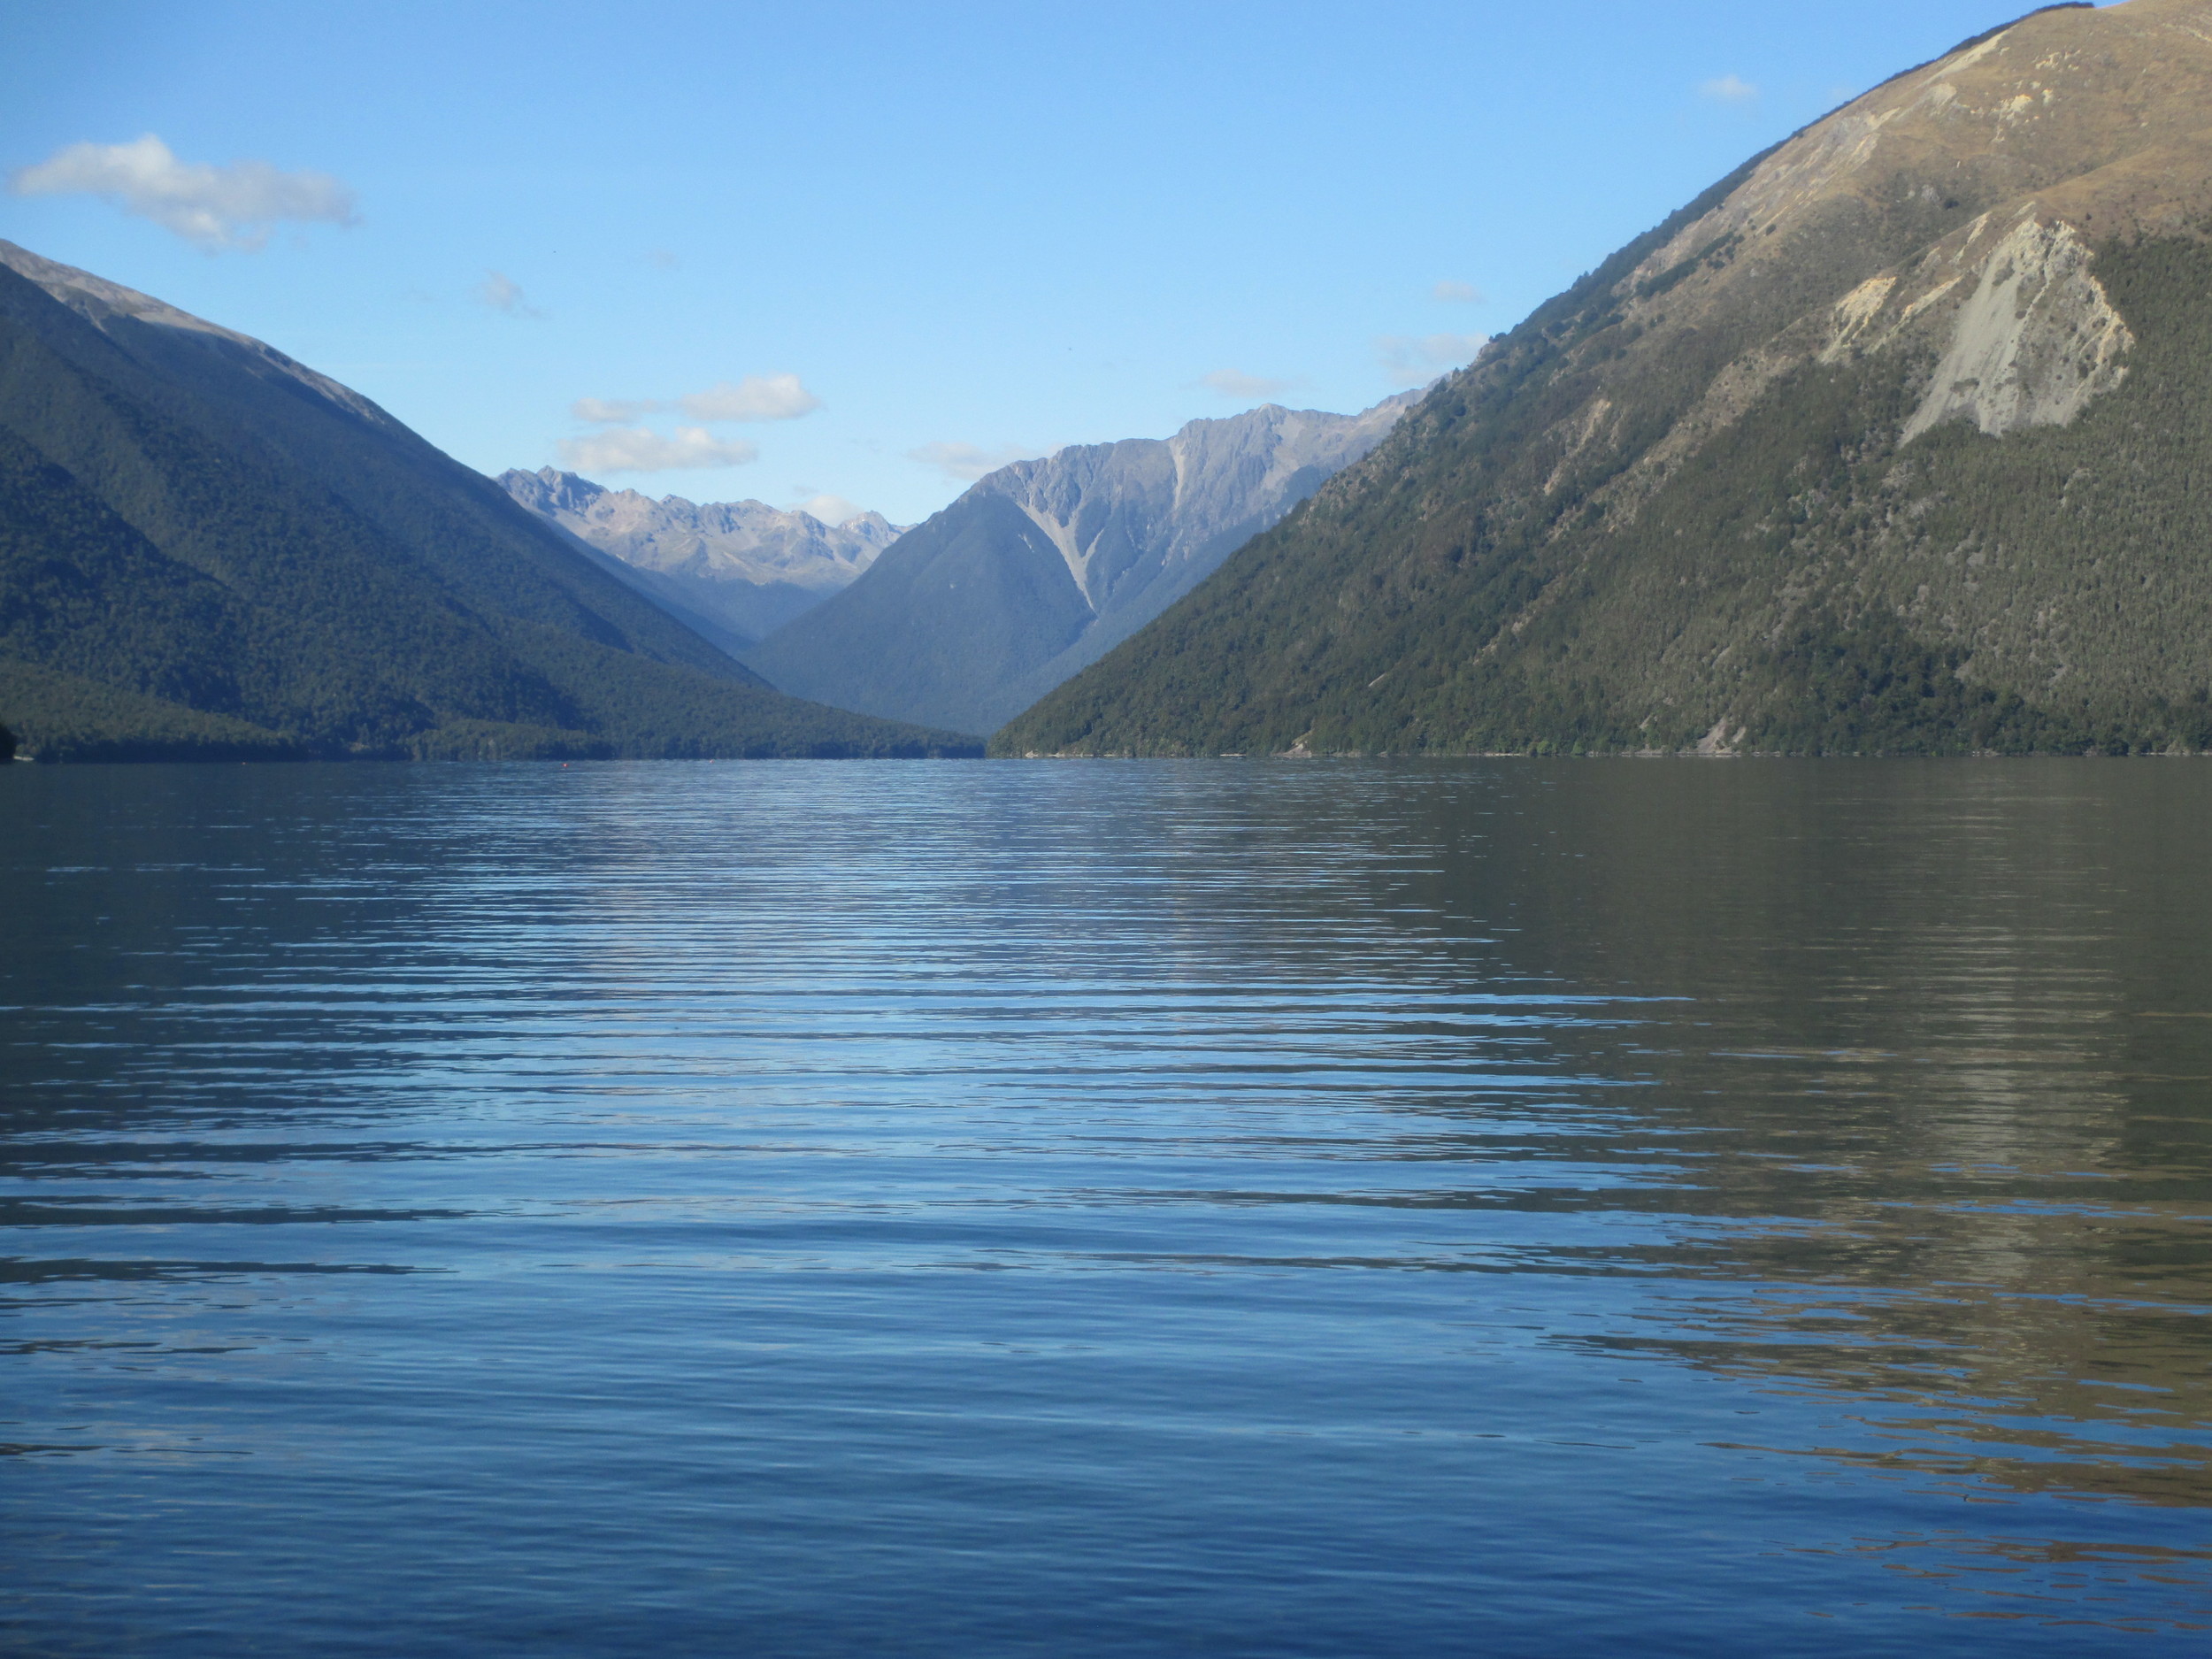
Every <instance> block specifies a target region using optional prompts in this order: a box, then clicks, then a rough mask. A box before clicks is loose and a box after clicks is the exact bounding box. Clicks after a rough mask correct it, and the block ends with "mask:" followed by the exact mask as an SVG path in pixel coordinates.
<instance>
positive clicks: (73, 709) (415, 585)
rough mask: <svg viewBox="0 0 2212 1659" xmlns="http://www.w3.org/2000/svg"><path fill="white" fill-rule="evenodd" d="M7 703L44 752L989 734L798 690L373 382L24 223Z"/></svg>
mask: <svg viewBox="0 0 2212 1659" xmlns="http://www.w3.org/2000/svg"><path fill="white" fill-rule="evenodd" d="M0 722H4V723H5V725H6V726H8V727H9V728H10V729H11V730H12V731H13V732H14V733H16V734H17V735H18V736H19V738H20V739H21V741H22V742H23V746H24V748H25V749H26V750H27V751H28V752H30V753H32V754H34V755H35V756H38V757H41V758H44V759H60V758H88V759H101V758H104V759H142V758H163V757H207V758H254V757H288V756H305V755H312V756H328V757H346V756H383V757H406V756H412V757H473V756H478V755H487V756H490V755H498V756H508V757H520V756H526V755H611V754H620V755H701V756H705V755H751V754H851V755H861V754H889V753H923V752H929V751H933V750H943V749H947V748H953V749H958V748H960V747H962V745H961V743H960V742H959V741H956V740H952V739H950V738H949V734H947V733H930V732H926V731H922V730H919V729H918V728H914V727H910V726H892V725H888V724H886V723H884V722H881V721H877V720H871V719H866V718H859V717H856V716H854V715H851V714H848V713H845V712H842V711H840V710H830V709H825V708H820V707H818V706H815V705H812V704H809V703H802V702H799V701H798V700H796V699H795V698H791V697H787V696H784V695H781V694H780V693H778V692H776V691H774V690H773V689H772V688H771V687H769V686H768V685H767V684H766V682H764V680H761V679H760V678H759V676H758V675H757V674H755V673H753V672H750V671H749V670H748V669H746V668H744V667H742V666H741V665H740V664H737V663H736V662H734V661H733V660H732V659H731V658H730V657H727V656H726V655H725V654H724V653H723V652H722V651H720V650H718V649H716V648H715V647H714V646H713V645H711V644H710V643H709V642H708V641H706V640H704V639H703V638H701V637H700V636H699V634H696V633H695V632H693V631H692V630H691V629H689V628H687V627H685V626H682V625H681V624H680V623H679V622H677V621H675V620H673V619H672V618H670V617H669V615H668V614H667V613H666V612H665V611H663V610H662V609H660V608H659V607H657V606H656V605H654V604H653V603H649V601H648V600H646V599H645V598H643V597H642V596H641V595H639V594H637V593H635V592H634V591H633V590H632V589H631V588H629V587H628V586H626V584H625V583H623V582H622V581H620V580H618V579H617V578H616V577H614V576H613V575H611V574H610V573H608V572H606V571H604V570H603V569H601V568H600V567H599V565H597V564H596V563H595V559H594V557H593V556H591V555H589V554H588V553H587V552H586V551H585V550H584V549H581V548H580V547H579V546H578V545H577V543H576V542H575V541H573V540H572V538H570V537H569V536H567V535H566V534H564V533H563V532H561V531H558V530H557V529H555V528H553V527H552V526H549V525H547V524H545V523H544V522H542V521H541V520H540V519H539V518H536V517H534V515H533V514H531V513H529V512H527V511H525V510H524V509H523V508H521V507H519V506H518V505H517V504H516V503H514V502H513V501H512V500H511V498H510V497H509V496H508V495H507V494H506V492H504V491H503V490H502V489H500V488H498V486H496V485H495V484H494V483H493V482H492V481H491V480H488V479H486V478H483V477H481V476H480V475H479V474H477V473H476V472H472V471H470V470H469V469H468V468H466V467H464V466H462V465H460V464H459V463H457V462H456V461H454V460H452V459H450V458H449V457H447V456H445V455H443V454H442V453H440V452H439V451H438V450H437V449H434V448H432V447H431V446H430V445H429V444H428V443H426V442H424V441H423V440H422V439H421V438H419V437H418V436H416V435H415V434H413V433H412V432H410V431H409V430H408V429H407V428H406V427H405V426H402V425H401V424H400V423H399V422H398V421H396V420H395V419H392V417H391V416H389V415H388V414H387V413H385V411H382V410H381V409H379V408H378V407H377V406H376V405H375V404H374V403H371V402H369V401H368V400H367V399H366V398H365V397H362V396H359V395H358V394H357V393H355V392H352V391H349V390H348V389H347V388H345V387H342V386H341V385H339V384H338V383H337V382H336V381H334V380H329V379H327V378H326V377H325V376H323V375H320V374H318V373H315V372H314V371H313V370H311V369H310V368H307V367H305V366H304V365H301V364H299V363H296V362H295V361H293V360H292V359H291V358H290V357H286V356H285V355H284V354H283V353H281V352H280V351H276V350H274V349H272V348H270V347H268V346H266V345H264V344H262V343H261V342H258V341H256V340H252V339H250V338H248V337H247V336H245V335H243V334H235V333H233V332H232V331H230V330H229V329H226V328H221V327H218V326H215V325H214V324H211V323H208V322H204V321H203V320H201V319H198V318H196V317H191V316H188V315H187V314H186V313H184V312H182V311H178V310H176V309H175V308H173V307H172V306H168V305H165V304H164V303H161V302H160V301H158V300H155V299H151V298H149V297H148V296H145V295H142V294H138V293H134V292H133V291H132V290H130V289H128V288H119V287H118V286H116V285H115V284H113V283H111V282H107V281H104V280H102V279H100V278H98V277H95V276H91V275H88V273H84V272H81V271H77V270H73V269H72V268H70V267H69V266H66V265H56V264H54V263H53V262H51V261H50V260H47V259H42V258H41V257H38V256H37V255H35V254H32V253H29V252H27V251H26V250H23V249H21V248H18V247H16V246H14V245H13V244H12V243H8V242H0ZM971 747H972V746H971Z"/></svg>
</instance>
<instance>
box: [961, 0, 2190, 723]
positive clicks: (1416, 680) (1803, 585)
mask: <svg viewBox="0 0 2212 1659" xmlns="http://www.w3.org/2000/svg"><path fill="white" fill-rule="evenodd" d="M2208 230H2212V0H2129V4H2124V5H2119V6H2114V7H2110V8H2107V9H2103V10H2090V9H2086V8H2078V7H2067V8H2060V9H2053V10H2048V11H2045V12H2038V13H2034V14H2032V15H2030V16H2029V17H2027V18H2025V19H2022V20H2021V21H2020V22H2018V23H2016V24H2015V25H2013V26H2012V27H2009V28H2006V29H2002V30H1999V31H1996V32H1995V33H1993V34H1992V35H1989V36H1987V37H1985V38H1983V39H1981V40H1978V41H1975V42H1969V43H1967V45H1965V46H1964V47H1962V48H1961V49H1959V50H1956V51H1955V52H1953V53H1951V54H1949V55H1948V56H1947V57H1946V58H1942V59H1940V60H1939V61H1938V62H1936V63H1934V64H1932V65H1924V66H1923V67H1921V68H1919V69H1916V70H1913V71H1911V72H1909V73H1905V74H1902V75H1901V76H1899V77H1897V78H1896V79H1894V80H1893V81H1890V82H1888V83H1886V85H1884V86H1882V87H1880V88H1877V89H1876V90H1875V91H1873V92H1871V93H1869V94H1867V95H1866V96H1864V97H1862V98H1859V99H1857V100H1856V101H1855V102H1854V103H1852V104H1849V105H1847V106H1846V107H1845V108H1844V109H1842V110H1839V111H1837V112H1836V113H1835V114H1833V115H1832V116H1830V117H1829V118H1827V119H1824V120H1823V121H1821V122H1819V123H1818V124H1816V126H1814V127H1810V128H1809V129H1807V130H1806V131H1805V132H1803V133H1801V134H1798V135H1797V136H1796V137H1794V138H1793V139H1791V140H1789V141H1788V142H1786V143H1784V144H1782V145H1780V146H1778V148H1777V149H1775V150H1772V151H1770V152H1769V153H1768V154H1766V155H1764V156H1763V157H1757V158H1755V160H1754V161H1753V162H1751V163H1749V164H1747V165H1746V166H1745V167H1744V168H1742V169H1741V170H1740V171H1739V172H1738V173H1736V174H1734V175H1733V176H1732V177H1730V178H1729V179H1726V180H1723V181H1722V182H1721V183H1720V184H1719V185H1717V186H1716V187H1715V188H1713V189H1712V190H1711V191H1709V192H1708V193H1707V194H1706V195H1705V196H1702V197H1701V198H1700V199H1699V200H1698V201H1696V202H1694V203H1693V204H1690V205H1689V206H1688V207H1686V208H1685V209H1684V210H1683V211H1681V212H1679V213H1678V214H1676V215H1675V216H1674V217H1673V218H1672V219H1669V220H1668V221H1667V222H1666V223H1665V224H1663V225H1662V226H1661V227H1658V229H1656V230H1655V231H1654V232H1652V233H1651V234H1648V235H1647V236H1644V237H1642V238H1640V239H1639V240H1638V241H1637V242H1633V243H1632V244H1630V245H1629V246H1628V247H1627V248H1624V249H1623V250H1621V251H1620V252H1619V253H1618V254H1617V255H1615V256H1614V257H1613V258H1611V259H1610V260H1609V261H1608V262H1607V263H1606V264H1605V265H1602V266H1601V268H1600V269H1598V270H1597V271H1596V272H1594V273H1592V274H1591V275H1590V276H1588V277H1586V278H1585V279H1584V280H1582V281H1580V282H1579V283H1578V284H1577V285H1576V286H1575V287H1574V288H1571V289H1570V290H1569V291H1568V292H1566V293H1565V294H1563V295H1561V296H1559V297H1558V298H1556V299H1555V300H1553V301H1551V302H1549V303H1547V304H1546V305H1545V306H1543V307H1542V308H1540V310H1539V311H1537V312H1536V313H1535V314H1534V315H1533V316H1532V317H1531V318H1530V319H1528V320H1527V321H1526V322H1525V323H1524V324H1523V325H1522V326H1520V327H1519V328H1517V329H1516V330H1514V331H1513V332H1512V333H1511V334H1508V335H1506V336H1504V337H1503V338H1502V339H1500V340H1498V341H1495V342H1493V343H1492V344H1491V346H1490V347H1488V348H1486V349H1485V351H1484V352H1483V354H1482V355H1481V357H1479V358H1478V360H1477V361H1476V362H1475V363H1474V364H1473V365H1471V366H1470V367H1469V368H1467V369H1466V370H1463V371H1462V372H1461V373H1457V374H1455V375H1454V376H1452V377H1451V378H1450V379H1449V380H1447V381H1445V382H1444V383H1442V384H1441V385H1440V386H1439V387H1438V388H1436V389H1435V390H1434V391H1433V392H1432V394H1431V395H1430V396H1428V397H1427V398H1426V399H1425V401H1424V403H1422V405H1421V406H1420V408H1418V409H1417V411H1414V413H1413V414H1412V415H1410V416H1409V417H1408V419H1406V421H1405V422H1404V423H1403V424H1402V426H1400V428H1399V430H1398V432H1397V433H1396V434H1394V436H1393V437H1392V438H1391V440H1390V441H1389V442H1386V444H1384V445H1383V446H1382V447H1381V448H1380V449H1378V450H1377V451H1376V452H1375V453H1374V454H1373V455H1372V456H1371V457H1369V458H1368V460H1367V461H1366V462H1365V463H1364V464H1363V465H1361V466H1359V467H1356V468H1354V469H1352V470H1350V471H1348V472H1346V473H1344V474H1342V475H1341V476H1340V477H1339V478H1338V479H1336V480H1333V482H1332V483H1331V484H1330V485H1329V486H1328V487H1327V488H1325V489H1324V490H1322V491H1321V493H1320V494H1319V495H1317V497H1316V498H1315V499H1314V500H1313V501H1312V502H1310V503H1308V504H1307V506H1305V507H1304V508H1303V509H1302V510H1301V511H1298V512H1296V513H1294V514H1293V515H1292V516H1291V517H1290V518H1287V519H1286V521H1285V522H1284V523H1283V524H1281V525H1280V526H1277V527H1276V528H1275V529H1274V530H1272V531H1271V532H1270V533H1269V534H1266V535H1264V536H1263V537H1261V538H1259V539H1258V540H1257V541H1255V542H1254V543H1252V544H1251V545H1250V546H1248V548H1246V549H1243V550H1242V551H1241V552H1240V553H1239V554H1238V555H1237V556H1236V557H1234V558H1233V559H1232V560H1231V561H1230V562H1229V563H1228V564H1227V565H1225V567H1224V568H1223V569H1222V571H1221V572H1219V573H1218V574H1217V576H1216V577H1215V579H1214V580H1212V581H1211V582H1210V583H1208V584H1207V585H1206V586H1205V587H1204V588H1202V589H1200V590H1199V591H1198V592H1197V593H1195V594H1194V595H1192V596H1191V597H1190V598H1189V599H1188V600H1187V601H1186V602H1185V603H1183V604H1182V605H1180V606H1179V607H1178V608H1177V609H1176V610H1175V611H1172V612H1171V613H1170V614H1169V615H1167V616H1166V617H1164V618H1162V619H1161V621H1160V622H1159V623H1158V624H1156V626H1154V627H1153V628H1151V629H1150V630H1148V631H1147V632H1146V633H1144V634H1141V635H1139V636H1138V637H1137V638H1135V639H1133V640H1132V641H1129V642H1128V643H1127V644H1125V645H1124V646H1123V647H1122V648H1121V649H1119V650H1118V651H1116V652H1115V653H1113V654H1112V655H1111V656H1110V657H1107V658H1106V659H1105V660H1103V661H1102V662H1101V663H1099V664H1097V665H1096V666H1095V667H1094V668H1093V669H1091V670H1090V671H1089V672H1087V673H1085V674H1084V675H1082V676H1080V677H1079V678H1077V679H1076V680H1072V681H1071V682H1070V683H1069V684H1067V685H1064V686H1063V687H1060V688H1059V689H1058V690H1056V692H1054V693H1052V694H1051V695H1048V696H1047V697H1046V698H1045V699H1044V700H1043V701H1042V702H1041V703H1039V704H1038V705H1037V706H1036V707H1035V708H1033V709H1032V710H1028V711H1027V712H1026V713H1025V714H1024V715H1023V716H1022V717H1021V718H1019V719H1018V720H1016V721H1014V722H1013V723H1012V724H1011V725H1010V726H1008V727H1007V728H1006V729H1005V730H1004V731H1003V732H1002V733H1000V734H999V736H998V738H997V739H996V746H997V748H998V749H1000V750H1001V751H1002V752H1008V753H1043V754H1055V753H1078V754H1099V753H1156V754H1189V753H1214V752H1221V751H1242V752H1269V751H1276V752H1279V751H1284V750H1290V751H1294V752H1295V751H1300V750H1303V751H1306V752H1324V751H1355V750H1357V751H1377V750H1390V751H1397V752H1421V751H1428V752H1445V753H1448V752H1465V751H1470V750H1475V751H1480V750H1499V749H1504V750H1515V749H1567V750H1573V749H1589V750H1598V751H1616V752H1617V751H1623V750H1630V751H1651V750H1657V751H1662V752H1666V751H1673V750H1677V749H1704V750H1706V751H1708V752H1712V751H1742V750H1761V751H1767V750H1785V751H1793V752H1838V751H1840V752H1858V751H1870V750H1887V751H1898V752H1962V751H1977V750H1997V751H2021V750H2029V749H2049V750H2062V751H2064V750H2080V749H2090V748H2094V749H2102V750H2107V751H2123V752H2124V751H2126V750H2130V749H2168V748H2187V749H2205V748H2212V707H2208V698H2212V580H2208V579H2212V491H2208V490H2207V489H2206V488H2204V480H2207V479H2208V478H2212V244H2208Z"/></svg>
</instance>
